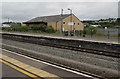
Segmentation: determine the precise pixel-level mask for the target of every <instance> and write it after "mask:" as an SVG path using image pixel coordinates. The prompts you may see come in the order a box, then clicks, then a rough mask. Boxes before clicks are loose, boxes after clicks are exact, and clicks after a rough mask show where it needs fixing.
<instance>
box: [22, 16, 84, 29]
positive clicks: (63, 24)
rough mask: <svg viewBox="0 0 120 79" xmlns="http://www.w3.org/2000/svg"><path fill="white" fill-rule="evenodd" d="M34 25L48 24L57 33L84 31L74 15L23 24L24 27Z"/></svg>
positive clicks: (46, 17)
mask: <svg viewBox="0 0 120 79" xmlns="http://www.w3.org/2000/svg"><path fill="white" fill-rule="evenodd" d="M32 24H46V25H47V26H52V27H53V28H54V29H55V30H56V31H73V30H75V31H81V30H83V29H84V25H83V23H82V22H81V21H80V20H79V19H78V18H77V17H76V16H75V15H74V14H62V15H52V16H42V17H36V18H33V19H31V20H29V21H27V22H23V26H29V25H32Z"/></svg>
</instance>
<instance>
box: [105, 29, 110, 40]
mask: <svg viewBox="0 0 120 79" xmlns="http://www.w3.org/2000/svg"><path fill="white" fill-rule="evenodd" d="M105 29H108V28H107V27H105ZM107 35H108V39H110V31H109V30H108V34H107Z"/></svg>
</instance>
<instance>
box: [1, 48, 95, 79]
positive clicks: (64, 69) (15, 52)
mask: <svg viewBox="0 0 120 79" xmlns="http://www.w3.org/2000/svg"><path fill="white" fill-rule="evenodd" d="M0 49H1V48H0ZM2 50H4V51H7V52H9V53H12V54H16V55H18V56H21V57H24V58H28V59H31V60H34V61H37V62H40V63H43V64H46V65H50V66H53V67H56V68H59V69H62V70H66V71H69V72H72V73H75V74H78V75H83V76H85V77H90V78H94V77H92V76H90V75H86V74H83V73H80V72H77V71H73V70H69V69H66V68H62V67H59V66H56V65H53V64H50V63H47V62H43V61H40V60H37V59H34V58H31V57H28V56H25V55H21V54H18V53H16V52H12V51H9V50H6V49H2ZM94 79H95V78H94Z"/></svg>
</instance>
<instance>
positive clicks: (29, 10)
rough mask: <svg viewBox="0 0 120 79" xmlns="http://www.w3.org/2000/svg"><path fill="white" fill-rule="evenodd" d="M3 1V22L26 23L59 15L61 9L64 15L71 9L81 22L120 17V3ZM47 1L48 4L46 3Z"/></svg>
mask: <svg viewBox="0 0 120 79" xmlns="http://www.w3.org/2000/svg"><path fill="white" fill-rule="evenodd" d="M32 1H33V0H31V1H25V0H23V1H21V2H19V1H14V0H9V1H6V0H5V1H3V2H2V6H1V5H0V6H1V7H2V22H5V21H8V18H9V20H10V21H14V22H25V21H28V20H30V19H32V18H35V17H39V16H49V15H58V14H60V13H61V9H63V10H64V14H69V13H70V11H69V10H68V8H70V9H71V10H72V12H73V14H75V15H76V16H77V17H78V18H79V19H80V20H96V19H105V18H117V17H118V2H117V0H116V1H114V2H112V1H110V2H108V1H106V2H104V1H105V0H104V1H101V2H100V1H96V2H95V1H81V2H77V1H76V2H74V1H70V0H68V1H69V2H64V1H63V2H59V1H58V2H57V1H56V2H55V1H51V2H47V1H46V0H44V2H43V1H41V2H39V1H34V2H32ZM45 1H46V2H45Z"/></svg>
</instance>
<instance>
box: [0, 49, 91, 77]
mask: <svg viewBox="0 0 120 79" xmlns="http://www.w3.org/2000/svg"><path fill="white" fill-rule="evenodd" d="M0 51H2V56H1V59H0V62H2V63H3V64H2V76H3V79H4V78H6V79H11V78H13V79H20V78H22V79H80V78H85V79H92V77H91V76H89V75H86V74H82V73H78V72H75V71H72V70H68V69H65V68H61V67H58V66H55V65H52V64H49V63H46V62H43V61H39V60H36V59H33V58H30V57H27V56H24V55H21V54H17V53H15V52H11V51H8V50H5V49H0ZM6 69H7V71H6ZM11 72H12V73H11Z"/></svg>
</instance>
